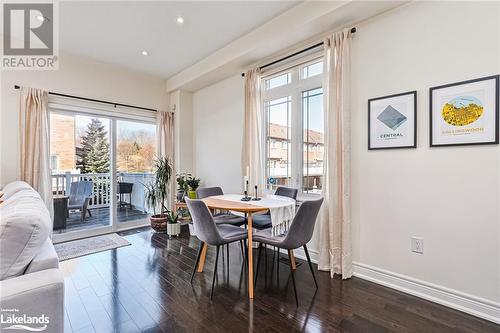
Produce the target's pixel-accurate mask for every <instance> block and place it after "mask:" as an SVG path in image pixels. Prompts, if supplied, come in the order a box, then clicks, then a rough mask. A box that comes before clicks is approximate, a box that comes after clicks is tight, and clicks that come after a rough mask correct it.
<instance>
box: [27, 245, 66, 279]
mask: <svg viewBox="0 0 500 333" xmlns="http://www.w3.org/2000/svg"><path fill="white" fill-rule="evenodd" d="M51 268H59V257H58V256H57V253H56V249H55V248H54V245H52V242H51V240H50V239H49V238H47V239H46V240H45V243H43V245H42V247H41V248H40V250H39V251H38V252H37V254H36V255H35V257H34V258H33V260H32V261H31V262H30V264H29V265H28V268H27V269H26V271H25V272H24V274H29V273H33V272H39V271H43V270H44V269H51Z"/></svg>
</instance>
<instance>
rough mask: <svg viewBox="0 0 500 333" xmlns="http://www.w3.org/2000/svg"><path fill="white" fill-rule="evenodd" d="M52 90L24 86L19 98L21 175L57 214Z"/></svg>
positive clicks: (51, 214)
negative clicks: (52, 156)
mask: <svg viewBox="0 0 500 333" xmlns="http://www.w3.org/2000/svg"><path fill="white" fill-rule="evenodd" d="M47 105H48V93H47V92H46V91H43V90H40V89H34V88H22V89H21V94H20V101H19V143H20V152H21V155H20V158H21V159H20V164H19V165H20V179H21V180H23V181H25V182H27V183H28V184H30V185H31V186H32V187H33V188H34V189H35V190H36V191H37V192H38V193H39V194H40V196H41V197H42V199H43V201H44V202H45V205H46V206H47V209H48V210H49V212H50V216H51V217H52V216H53V210H54V206H53V204H52V184H51V175H50V173H51V172H50V141H49V140H50V129H49V111H48V107H47Z"/></svg>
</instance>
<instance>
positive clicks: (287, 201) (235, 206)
mask: <svg viewBox="0 0 500 333" xmlns="http://www.w3.org/2000/svg"><path fill="white" fill-rule="evenodd" d="M241 198H243V195H240V194H224V195H218V196H213V197H207V198H204V199H202V200H203V202H204V203H205V204H206V205H207V207H208V208H209V209H211V210H224V211H234V212H240V213H244V214H245V215H246V216H247V230H248V251H247V253H248V297H249V298H250V299H253V297H254V278H253V253H252V236H253V228H252V215H253V214H255V213H265V212H267V211H269V210H270V209H280V208H286V207H290V206H292V207H293V209H295V200H294V199H292V198H288V197H282V196H274V195H268V196H264V197H262V198H261V200H252V199H250V200H249V201H242V200H241ZM207 249H208V246H207V244H206V243H205V244H204V245H203V248H202V252H201V256H200V262H199V264H198V269H197V271H198V272H199V273H201V272H203V267H204V265H205V258H206V254H207ZM290 265H291V266H292V269H296V264H295V258H294V256H293V252H291V255H290Z"/></svg>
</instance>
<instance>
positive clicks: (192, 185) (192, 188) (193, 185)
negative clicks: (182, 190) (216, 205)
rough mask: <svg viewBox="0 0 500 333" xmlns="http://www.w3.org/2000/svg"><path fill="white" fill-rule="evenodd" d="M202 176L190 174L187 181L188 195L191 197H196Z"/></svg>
mask: <svg viewBox="0 0 500 333" xmlns="http://www.w3.org/2000/svg"><path fill="white" fill-rule="evenodd" d="M200 181H201V179H200V178H196V177H193V176H189V177H188V179H187V180H186V183H187V185H188V187H189V191H188V197H189V199H196V189H197V188H198V187H200Z"/></svg>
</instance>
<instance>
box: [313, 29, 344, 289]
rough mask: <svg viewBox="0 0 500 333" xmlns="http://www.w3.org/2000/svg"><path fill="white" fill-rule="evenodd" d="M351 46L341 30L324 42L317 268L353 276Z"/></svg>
mask: <svg viewBox="0 0 500 333" xmlns="http://www.w3.org/2000/svg"><path fill="white" fill-rule="evenodd" d="M350 44H351V32H350V30H349V29H344V30H343V31H341V32H338V33H335V34H333V35H332V36H331V37H329V38H326V40H325V43H324V45H325V60H326V61H325V65H326V69H327V71H328V73H327V82H326V88H325V91H327V94H325V129H326V130H325V175H324V177H325V184H324V188H323V193H324V197H325V201H324V204H323V207H322V211H321V215H320V227H321V232H320V237H321V238H320V251H319V265H318V267H319V269H321V270H329V271H330V273H331V275H332V277H333V274H340V275H342V278H343V279H346V278H349V277H351V276H352V254H351V253H352V249H351V248H352V244H351V212H350V174H349V166H350V108H349V84H350V82H349V77H350V59H349V58H350V55H349V52H350Z"/></svg>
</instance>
